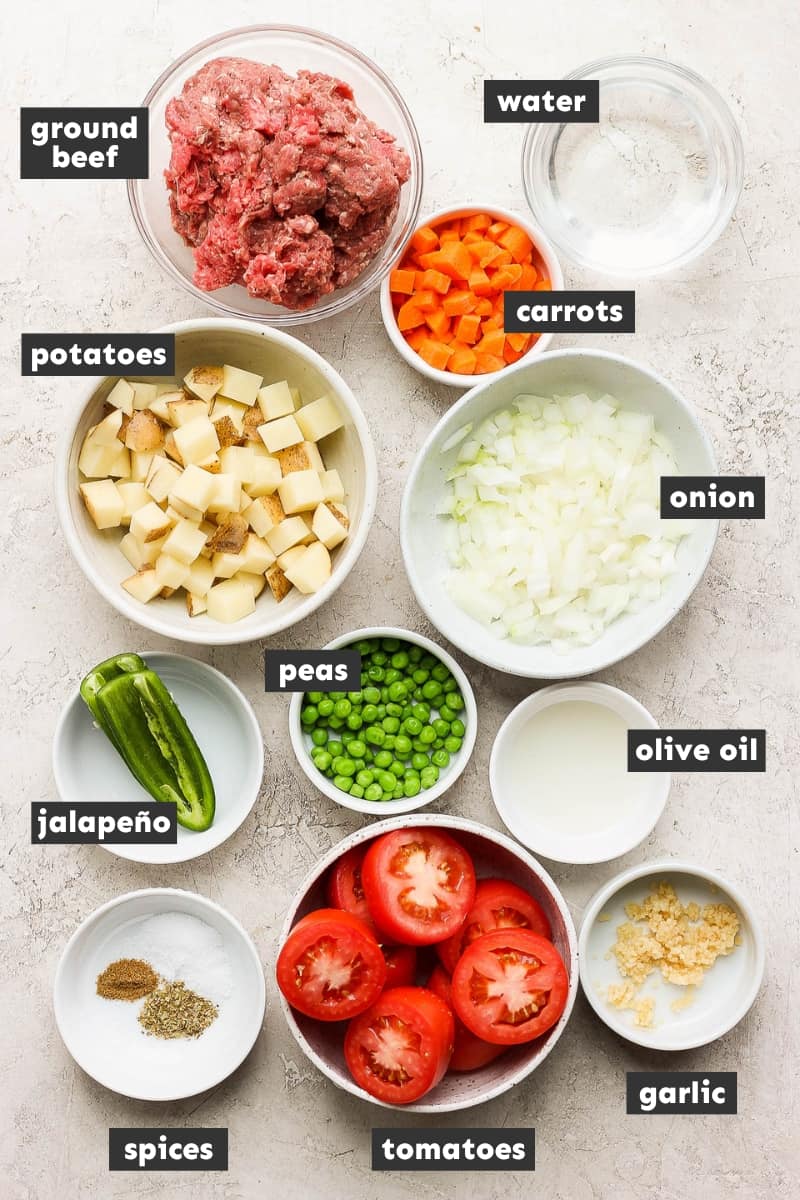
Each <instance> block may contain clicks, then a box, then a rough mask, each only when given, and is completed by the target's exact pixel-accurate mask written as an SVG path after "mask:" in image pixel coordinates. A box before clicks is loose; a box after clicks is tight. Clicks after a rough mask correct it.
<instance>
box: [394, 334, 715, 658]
mask: <svg viewBox="0 0 800 1200" xmlns="http://www.w3.org/2000/svg"><path fill="white" fill-rule="evenodd" d="M716 470H717V467H716V459H715V456H714V450H713V448H712V446H711V443H710V441H709V439H708V437H707V435H706V433H705V431H704V430H703V428H702V426H701V424H700V422H699V421H698V419H697V417H696V415H695V413H694V410H693V409H692V408H691V406H690V405H689V404H688V403H687V402H686V401H685V400H684V399H683V398H682V397H681V396H680V395H679V394H678V392H677V391H675V389H674V388H673V387H672V386H671V385H670V384H668V383H667V382H666V380H664V379H663V378H661V377H660V376H659V375H657V374H655V372H653V371H650V370H649V369H648V368H646V367H643V366H641V365H639V364H637V363H634V362H631V361H630V360H629V359H626V358H623V357H621V356H620V355H617V354H609V353H605V352H603V351H599V350H559V351H554V352H549V353H546V354H543V355H541V356H539V357H537V358H534V359H529V360H528V361H522V362H520V363H518V364H517V365H515V366H513V367H509V368H507V370H505V371H503V372H502V374H501V375H498V376H497V377H495V378H492V379H487V380H486V381H485V382H483V383H480V384H478V385H477V386H476V387H474V388H473V389H472V390H471V391H469V392H467V394H466V395H465V396H462V398H461V399H460V400H459V401H458V402H457V403H456V404H455V405H453V407H452V408H451V409H450V410H449V411H448V412H447V414H446V415H445V416H444V417H443V418H442V420H441V421H440V422H439V424H438V425H437V426H436V427H435V428H434V429H433V431H432V432H431V433H430V435H429V436H428V438H427V440H426V442H425V443H424V445H423V447H422V449H421V450H420V451H419V454H418V455H417V458H416V460H415V461H414V464H413V466H412V469H411V472H410V475H409V478H408V482H407V484H406V488H405V493H404V496H403V505H402V512H401V519H400V537H401V543H402V548H403V557H404V559H405V564H406V570H407V572H408V577H409V580H410V582H411V586H412V587H413V589H414V592H415V595H416V597H417V600H418V601H419V604H420V605H421V607H422V609H423V610H424V612H425V613H426V615H427V617H428V618H429V620H430V621H431V622H432V623H433V624H434V625H435V626H436V628H437V629H438V630H439V631H440V632H441V633H442V634H443V635H444V636H445V637H446V638H448V639H449V640H450V641H451V642H453V643H454V644H455V645H456V646H458V647H460V649H462V650H464V651H465V652H466V653H467V654H470V655H471V656H472V657H473V658H476V659H478V660H479V661H480V662H483V663H486V664H487V665H488V666H490V667H494V668H495V669H497V670H500V671H507V672H509V673H510V674H513V675H522V676H526V677H529V678H536V679H564V678H573V677H576V676H580V675H589V674H591V673H592V672H594V671H599V670H602V669H603V668H604V667H607V666H609V665H610V664H611V663H615V662H617V661H619V660H620V659H622V658H625V657H626V656H627V655H628V654H632V653H633V652H634V651H635V650H638V649H639V648H640V647H641V646H643V645H644V644H645V643H646V642H648V641H649V640H650V639H651V638H653V637H655V635H656V634H657V633H659V632H660V630H662V629H663V628H664V626H665V625H667V624H668V623H669V622H670V621H671V620H672V619H673V617H675V616H676V614H677V613H678V612H680V610H681V608H683V606H684V604H685V603H686V602H687V600H688V599H689V597H690V596H691V594H692V592H693V591H694V589H695V587H696V586H697V584H698V583H699V581H700V579H701V577H702V575H703V572H704V570H705V568H706V566H707V565H708V561H709V559H710V557H711V553H712V551H713V549H714V543H715V541H716V537H717V529H718V522H717V521H716V520H715V519H704V520H694V521H668V520H662V519H661V517H660V515H659V511H658V506H659V481H660V478H661V476H662V475H714V474H715V473H716ZM431 514H435V518H434V519H433V520H432V519H431Z"/></svg>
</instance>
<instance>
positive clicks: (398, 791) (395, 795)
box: [392, 783, 405, 800]
mask: <svg viewBox="0 0 800 1200" xmlns="http://www.w3.org/2000/svg"><path fill="white" fill-rule="evenodd" d="M403 796H405V792H404V791H403V785H402V783H399V784H398V785H397V787H396V788H395V789H394V791H393V792H392V799H393V800H402V799H403Z"/></svg>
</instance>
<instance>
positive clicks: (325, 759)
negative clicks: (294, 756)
mask: <svg viewBox="0 0 800 1200" xmlns="http://www.w3.org/2000/svg"><path fill="white" fill-rule="evenodd" d="M314 762H315V763H316V765H317V767H318V768H319V769H320V771H327V769H328V767H329V766H330V765H331V763H332V762H333V759H332V758H331V756H330V754H329V753H328V751H327V750H320V752H319V754H317V755H316V757H315V758H314Z"/></svg>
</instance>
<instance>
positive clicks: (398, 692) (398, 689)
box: [389, 680, 406, 703]
mask: <svg viewBox="0 0 800 1200" xmlns="http://www.w3.org/2000/svg"><path fill="white" fill-rule="evenodd" d="M405 698H406V685H405V684H404V683H403V682H402V681H401V680H397V681H396V682H395V683H392V684H390V685H389V699H390V700H392V701H394V703H397V701H398V700H405Z"/></svg>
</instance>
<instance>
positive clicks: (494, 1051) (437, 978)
mask: <svg viewBox="0 0 800 1200" xmlns="http://www.w3.org/2000/svg"><path fill="white" fill-rule="evenodd" d="M428 987H429V988H430V989H431V991H432V992H435V993H436V995H437V996H439V997H440V998H441V999H442V1000H444V1002H445V1004H446V1005H447V1006H448V1008H450V1009H451V1010H452V1008H453V1000H452V996H451V994H450V992H451V989H450V976H449V975H448V974H447V972H446V971H445V969H444V967H442V966H438V965H437V966H435V967H434V968H433V970H432V972H431V977H430V979H429V980H428ZM454 1020H455V1027H456V1030H455V1038H454V1041H453V1057H452V1058H451V1059H450V1066H449V1067H448V1070H450V1071H479V1070H480V1069H481V1067H485V1066H487V1064H488V1063H490V1062H494V1060H495V1059H496V1058H498V1057H499V1056H500V1055H501V1054H505V1052H506V1048H505V1046H494V1045H492V1043H491V1042H484V1041H483V1039H482V1038H479V1037H475V1034H474V1033H472V1032H471V1031H470V1030H469V1029H467V1027H466V1025H465V1024H464V1022H463V1021H459V1019H458V1017H456V1016H455V1014H454Z"/></svg>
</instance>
